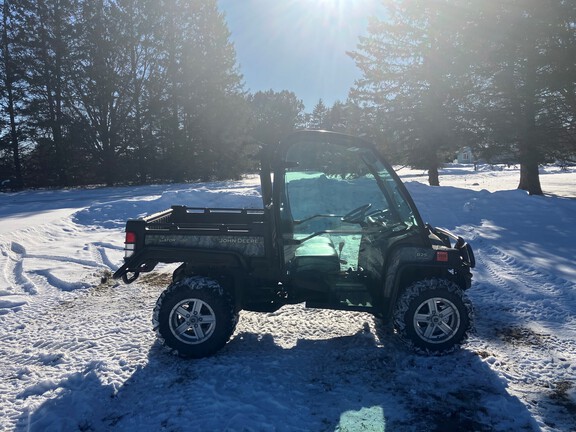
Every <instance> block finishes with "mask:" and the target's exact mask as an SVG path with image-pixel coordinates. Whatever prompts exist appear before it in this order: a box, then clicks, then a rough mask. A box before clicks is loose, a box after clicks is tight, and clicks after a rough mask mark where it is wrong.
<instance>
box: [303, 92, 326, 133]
mask: <svg viewBox="0 0 576 432" xmlns="http://www.w3.org/2000/svg"><path fill="white" fill-rule="evenodd" d="M329 115H330V110H329V109H328V107H327V106H326V105H325V104H324V101H323V100H322V99H319V100H318V103H317V104H316V105H314V109H313V110H312V114H311V115H310V118H309V120H308V129H330V127H329V125H328V121H329V118H328V116H329Z"/></svg>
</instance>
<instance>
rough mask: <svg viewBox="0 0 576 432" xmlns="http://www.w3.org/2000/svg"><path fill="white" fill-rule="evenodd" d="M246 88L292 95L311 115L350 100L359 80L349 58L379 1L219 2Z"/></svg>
mask: <svg viewBox="0 0 576 432" xmlns="http://www.w3.org/2000/svg"><path fill="white" fill-rule="evenodd" d="M219 6H220V9H221V10H222V11H223V12H224V13H225V15H226V21H227V23H228V28H229V30H230V32H231V40H232V42H233V43H234V45H235V47H236V54H237V59H238V63H239V66H240V71H241V73H242V74H243V75H244V82H245V87H246V90H248V91H250V92H256V91H259V90H262V91H265V90H269V89H272V90H274V91H281V90H289V91H293V92H294V93H295V94H296V96H297V97H298V98H299V99H302V100H303V101H304V104H305V106H306V111H308V112H310V111H312V109H313V108H314V105H316V103H317V102H318V101H319V99H322V101H323V102H324V104H325V105H327V106H331V105H332V104H333V103H334V102H335V101H336V100H340V101H345V100H346V98H347V95H348V90H349V89H350V88H351V87H352V86H353V85H354V80H355V79H357V78H359V77H360V72H359V70H358V69H357V68H356V65H355V64H354V61H353V60H352V59H351V58H350V57H349V56H347V55H346V51H352V50H354V49H355V48H356V46H357V44H358V37H359V36H360V35H362V34H366V29H367V25H368V17H370V16H374V15H377V14H381V13H382V8H383V6H382V5H381V4H380V0H219Z"/></svg>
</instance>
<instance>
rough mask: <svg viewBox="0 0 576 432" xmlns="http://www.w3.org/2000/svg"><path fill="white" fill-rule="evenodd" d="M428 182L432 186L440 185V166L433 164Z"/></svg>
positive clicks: (429, 170) (429, 171)
mask: <svg viewBox="0 0 576 432" xmlns="http://www.w3.org/2000/svg"><path fill="white" fill-rule="evenodd" d="M428 184H429V185H430V186H440V175H439V174H438V166H433V167H430V168H429V169H428Z"/></svg>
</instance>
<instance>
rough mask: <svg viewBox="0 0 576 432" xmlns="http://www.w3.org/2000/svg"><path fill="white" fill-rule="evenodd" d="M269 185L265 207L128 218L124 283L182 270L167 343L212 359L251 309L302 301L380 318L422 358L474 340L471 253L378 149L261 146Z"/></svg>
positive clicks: (324, 139)
mask: <svg viewBox="0 0 576 432" xmlns="http://www.w3.org/2000/svg"><path fill="white" fill-rule="evenodd" d="M260 177H261V192H262V199H263V203H262V204H263V205H262V208H259V209H250V208H244V209H230V208H216V209H215V208H190V207H186V206H173V207H172V208H171V209H168V210H166V211H163V212H160V213H157V214H153V215H150V216H147V217H144V218H141V219H134V220H129V221H128V222H127V225H126V240H125V262H124V264H123V265H122V266H121V267H120V268H119V269H118V270H117V271H116V273H115V274H114V278H122V279H123V280H124V282H126V283H130V282H133V281H134V280H136V278H137V277H138V275H139V274H140V273H142V272H148V271H151V270H152V269H154V267H155V266H156V265H157V264H158V263H181V264H180V266H179V267H177V268H176V270H175V271H174V273H173V277H172V278H173V282H172V283H171V284H170V285H169V286H168V288H167V289H166V290H165V291H164V292H163V293H162V294H161V295H160V297H159V299H158V301H157V303H156V306H155V308H154V311H153V326H154V329H155V331H156V333H157V335H158V337H159V338H160V340H161V341H162V342H163V343H164V344H165V345H166V346H167V347H169V348H171V349H172V350H173V351H175V352H177V353H178V354H179V355H181V356H183V357H193V358H199V357H205V356H209V355H212V354H214V353H215V352H216V351H218V350H219V349H221V348H222V347H223V346H224V345H225V344H226V342H227V341H228V340H229V338H230V337H231V335H232V333H233V332H234V329H235V326H236V323H237V322H238V317H239V312H240V311H241V310H248V311H258V312H273V311H276V310H277V309H279V308H281V307H282V306H284V305H286V304H295V303H305V304H306V306H307V307H311V308H328V309H341V310H348V311H364V312H370V313H372V314H374V315H375V316H377V317H380V318H381V319H382V320H383V321H384V323H385V324H387V325H388V326H389V327H390V328H392V327H393V328H394V329H395V331H396V332H397V334H398V335H399V337H400V338H401V339H402V340H403V341H405V342H406V343H407V344H409V345H410V346H411V347H413V348H414V349H416V350H417V351H420V352H426V353H430V354H442V353H445V352H447V351H450V350H452V349H453V348H454V347H455V346H457V345H458V344H459V343H460V342H461V341H462V340H463V339H464V338H465V336H466V334H467V332H468V331H469V329H470V327H471V310H472V309H471V305H470V302H469V301H468V300H467V298H466V296H465V294H464V291H465V290H466V289H468V288H469V287H470V285H471V279H472V273H471V269H472V268H473V267H474V255H473V252H472V248H471V247H470V245H469V244H467V243H466V242H465V241H464V240H463V239H462V238H461V237H458V236H455V235H454V234H452V233H450V232H448V231H447V230H445V229H441V228H434V227H432V226H430V225H427V224H425V223H424V222H423V220H422V218H421V216H420V214H419V213H418V210H417V209H416V206H415V205H414V202H413V200H412V198H411V197H410V195H409V193H408V191H407V190H406V188H405V186H404V185H403V184H402V182H401V180H400V179H399V177H398V176H397V174H396V173H395V172H394V170H393V169H392V167H391V166H390V165H388V163H387V162H385V161H384V160H383V159H382V158H381V156H380V155H379V153H378V152H377V151H376V150H375V148H374V147H373V146H372V145H371V144H369V143H367V142H365V141H364V140H362V139H360V138H356V137H352V136H348V135H343V134H339V133H334V132H326V131H300V132H296V133H293V134H292V135H289V136H288V137H287V138H286V139H284V140H282V141H281V142H280V143H279V144H278V145H271V146H269V147H267V148H265V149H263V150H262V152H261V172H260ZM286 325H290V323H286Z"/></svg>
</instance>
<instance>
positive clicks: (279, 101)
mask: <svg viewBox="0 0 576 432" xmlns="http://www.w3.org/2000/svg"><path fill="white" fill-rule="evenodd" d="M248 100H249V104H250V109H251V113H252V127H251V135H252V137H253V138H254V140H256V141H257V142H260V143H264V144H275V143H277V142H279V141H280V140H281V139H282V138H283V137H285V136H286V135H288V134H289V133H290V132H293V131H294V130H296V129H301V128H303V127H304V125H303V119H304V103H303V102H302V100H300V99H298V97H297V96H296V95H295V94H294V93H293V92H290V91H288V90H282V91H280V92H275V91H273V90H267V91H259V92H256V93H255V94H253V95H250V96H249V97H248Z"/></svg>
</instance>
